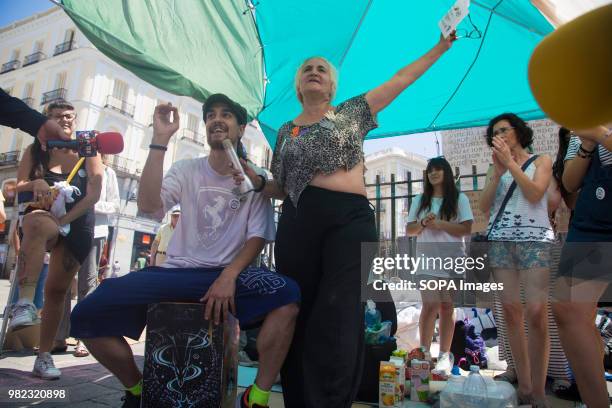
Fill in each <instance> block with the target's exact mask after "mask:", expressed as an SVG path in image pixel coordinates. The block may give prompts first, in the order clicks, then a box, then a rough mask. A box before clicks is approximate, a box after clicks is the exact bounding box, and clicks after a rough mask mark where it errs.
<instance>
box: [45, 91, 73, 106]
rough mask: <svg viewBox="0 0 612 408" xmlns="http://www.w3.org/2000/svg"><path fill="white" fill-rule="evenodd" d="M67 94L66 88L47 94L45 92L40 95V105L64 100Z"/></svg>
mask: <svg viewBox="0 0 612 408" xmlns="http://www.w3.org/2000/svg"><path fill="white" fill-rule="evenodd" d="M67 94H68V90H67V89H66V88H58V89H54V90H52V91H49V92H45V93H44V94H43V95H42V99H41V100H40V104H41V105H45V104H47V103H51V102H53V101H57V100H61V99H66V95H67Z"/></svg>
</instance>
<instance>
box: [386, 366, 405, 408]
mask: <svg viewBox="0 0 612 408" xmlns="http://www.w3.org/2000/svg"><path fill="white" fill-rule="evenodd" d="M389 361H390V362H392V363H393V364H395V374H396V375H397V383H396V384H395V402H396V403H399V404H400V406H401V403H402V402H403V401H404V395H406V362H405V361H404V358H403V357H391V358H390V359H389Z"/></svg>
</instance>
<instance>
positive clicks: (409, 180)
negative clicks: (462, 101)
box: [366, 166, 486, 242]
mask: <svg viewBox="0 0 612 408" xmlns="http://www.w3.org/2000/svg"><path fill="white" fill-rule="evenodd" d="M455 174H460V173H459V169H458V168H455ZM424 176H425V175H423V176H421V178H419V179H414V178H413V176H412V173H411V172H407V173H406V179H405V180H402V181H396V176H395V174H391V181H390V182H386V183H385V182H381V180H380V179H381V177H380V176H379V175H377V176H376V179H375V182H374V183H373V184H366V189H367V190H369V191H371V190H372V189H373V190H374V192H373V194H369V195H368V199H369V200H370V201H371V202H372V203H373V205H374V208H375V211H376V231H377V233H378V236H379V238H380V240H381V242H382V241H385V240H387V239H389V240H391V241H392V242H393V241H395V240H396V239H397V237H398V233H397V230H396V225H397V214H398V211H397V208H401V209H402V213H404V212H406V214H407V211H408V210H409V209H410V206H411V205H412V199H413V198H414V197H415V196H416V194H415V192H414V191H415V188H414V184H415V183H417V184H420V185H423V177H424ZM484 177H486V173H478V170H477V169H476V166H472V173H471V174H465V175H460V176H458V177H456V178H455V180H456V183H457V185H458V186H459V185H460V183H461V180H466V179H468V180H471V181H472V186H471V187H472V188H471V190H472V191H477V190H480V189H481V188H482V187H484V185H481V186H480V187H479V185H480V184H479V179H480V178H484ZM386 186H388V190H389V193H388V195H386V196H383V194H382V189H383V187H386ZM399 187H401V188H402V189H403V190H404V191H405V194H397V190H398V188H399ZM397 200H407V202H406V203H404V205H401V206H400V207H398V206H397ZM387 202H389V203H388V204H389V205H388V206H387V205H385V204H387ZM389 207H390V208H389ZM387 212H388V213H389V214H390V217H391V225H390V227H391V231H389V232H390V234H388V236H384V235H382V234H381V222H382V218H383V217H382V216H384V215H385V213H387ZM402 235H403V234H402Z"/></svg>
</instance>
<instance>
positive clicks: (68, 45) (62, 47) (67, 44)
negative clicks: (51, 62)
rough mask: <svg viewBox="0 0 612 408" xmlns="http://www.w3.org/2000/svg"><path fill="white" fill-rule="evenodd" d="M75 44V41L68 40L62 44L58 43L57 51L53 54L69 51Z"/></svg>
mask: <svg viewBox="0 0 612 408" xmlns="http://www.w3.org/2000/svg"><path fill="white" fill-rule="evenodd" d="M73 46H74V41H66V42H63V43H61V44H57V45H56V46H55V51H53V56H56V55H60V54H63V53H65V52H68V51H70V50H71V49H73Z"/></svg>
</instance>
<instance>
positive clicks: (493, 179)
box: [480, 113, 555, 408]
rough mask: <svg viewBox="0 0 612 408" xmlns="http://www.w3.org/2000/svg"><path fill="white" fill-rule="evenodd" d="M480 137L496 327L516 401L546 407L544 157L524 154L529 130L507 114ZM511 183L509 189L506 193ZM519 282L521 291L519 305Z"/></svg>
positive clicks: (548, 238) (547, 169)
mask: <svg viewBox="0 0 612 408" xmlns="http://www.w3.org/2000/svg"><path fill="white" fill-rule="evenodd" d="M486 140H487V144H488V145H489V146H490V147H491V148H492V150H493V155H492V160H493V165H492V166H491V168H490V169H489V172H488V174H487V183H486V186H485V188H484V190H483V191H482V193H481V197H480V209H481V210H482V211H483V212H484V213H489V226H488V237H489V240H490V241H492V242H491V243H490V247H489V257H488V258H489V262H490V265H491V268H493V276H494V278H495V280H496V281H497V282H501V283H503V285H504V286H503V287H504V290H503V291H501V292H499V293H498V294H497V295H498V296H499V297H501V303H502V309H503V316H504V319H505V322H506V324H505V326H502V325H498V329H500V330H502V332H505V333H503V334H507V336H508V340H509V343H510V349H511V352H512V357H513V359H514V362H515V367H516V374H517V378H518V398H519V402H520V403H523V404H526V403H531V405H532V406H535V407H538V408H542V407H549V406H550V405H549V404H548V402H547V400H546V394H545V390H544V389H545V384H546V370H547V366H548V352H549V347H550V345H549V341H548V325H547V323H546V304H547V301H548V278H549V269H550V245H551V244H552V242H554V238H555V237H554V232H553V229H552V226H551V225H550V219H549V216H548V201H547V191H548V188H549V184H550V180H551V176H552V161H551V159H550V157H548V156H546V155H541V156H534V155H532V154H531V153H530V151H529V148H530V146H531V145H532V143H533V130H532V129H531V128H530V127H529V126H528V125H527V123H526V122H525V121H523V120H522V119H521V118H519V117H518V116H516V115H515V114H513V113H504V114H502V115H499V116H496V117H495V118H493V119H491V121H489V125H488V127H487V132H486ZM512 185H515V189H514V191H513V192H512V193H511V194H510V195H509V194H508V193H509V191H510V187H511V186H512ZM508 195H509V197H507V196H508ZM504 202H506V205H505V208H502V205H503V203H504ZM500 210H502V212H501V213H500ZM498 213H499V217H498ZM521 287H523V288H524V290H525V297H526V306H524V307H523V305H522V303H521ZM525 320H526V321H527V327H528V329H529V337H527V334H526V330H525V327H524V321H525Z"/></svg>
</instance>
